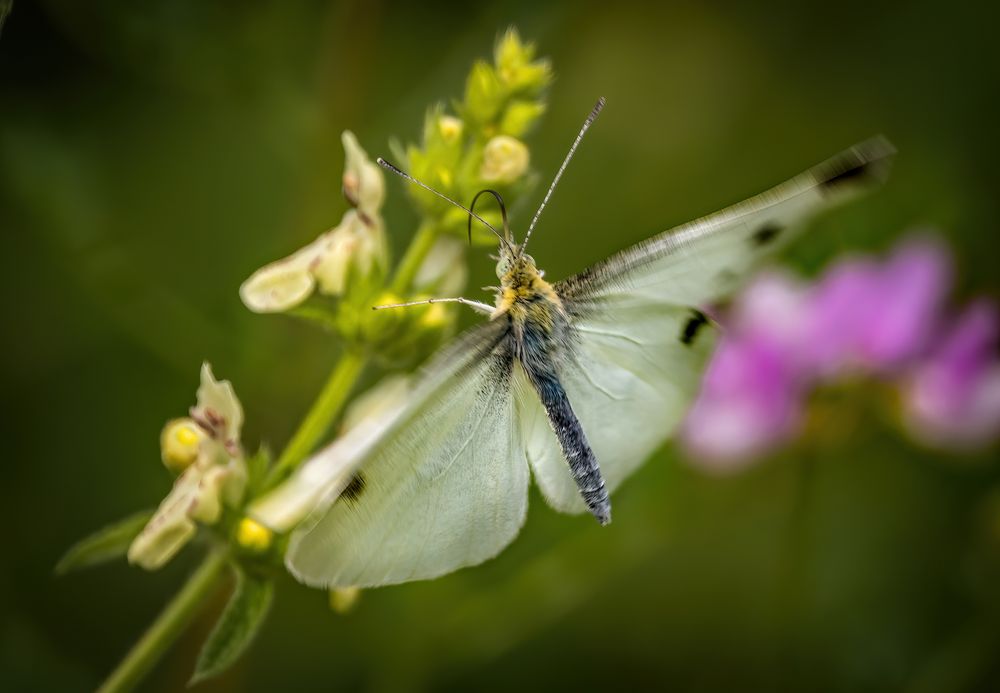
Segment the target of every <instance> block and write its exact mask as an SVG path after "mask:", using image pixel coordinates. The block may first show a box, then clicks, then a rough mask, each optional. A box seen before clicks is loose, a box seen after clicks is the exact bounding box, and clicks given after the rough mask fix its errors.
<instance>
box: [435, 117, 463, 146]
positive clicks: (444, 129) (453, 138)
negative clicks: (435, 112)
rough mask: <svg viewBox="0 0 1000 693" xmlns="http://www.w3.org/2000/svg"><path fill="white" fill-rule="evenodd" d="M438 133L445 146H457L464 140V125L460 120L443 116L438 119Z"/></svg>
mask: <svg viewBox="0 0 1000 693" xmlns="http://www.w3.org/2000/svg"><path fill="white" fill-rule="evenodd" d="M437 125H438V133H439V134H440V135H441V140H442V141H443V142H444V143H445V144H455V143H456V142H458V141H459V140H460V139H461V138H462V132H463V130H464V125H463V124H462V120H461V119H460V118H456V117H455V116H450V115H443V116H441V117H440V118H439V119H438V124H437Z"/></svg>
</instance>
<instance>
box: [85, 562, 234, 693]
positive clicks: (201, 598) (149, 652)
mask: <svg viewBox="0 0 1000 693" xmlns="http://www.w3.org/2000/svg"><path fill="white" fill-rule="evenodd" d="M225 567H226V553H225V552H224V551H218V550H217V551H212V552H211V553H209V554H208V556H206V557H205V560H204V561H202V563H201V565H200V566H198V569H197V570H196V571H195V572H194V573H193V574H192V575H191V577H190V578H188V581H187V582H186V583H185V584H184V587H183V588H181V591H180V592H178V593H177V595H176V596H175V597H174V598H173V599H172V600H171V601H170V602H169V603H168V604H167V606H166V607H165V608H164V609H163V611H162V612H160V615H159V616H158V617H157V619H156V621H154V622H153V625H151V626H150V627H149V630H147V631H146V632H145V633H144V634H143V636H142V637H141V638H140V639H139V642H137V643H136V644H135V645H134V646H133V647H132V649H131V650H130V651H129V653H128V654H127V655H125V659H123V660H122V661H121V663H120V664H119V665H118V667H117V668H116V669H115V670H114V671H113V672H111V675H110V676H108V678H107V680H106V681H105V682H104V685H102V686H101V687H100V688H99V689H98V691H99V693H112V692H113V691H114V692H117V691H130V690H132V689H133V688H135V686H136V684H138V683H139V682H140V681H141V680H142V679H143V677H144V676H146V674H148V673H149V670H150V669H152V668H153V665H154V664H156V662H157V661H158V660H159V659H160V656H161V655H163V653H164V651H165V650H166V649H167V647H169V646H170V644H171V643H173V642H174V640H176V639H177V636H178V635H180V634H181V632H182V631H183V630H184V629H185V628H186V627H187V626H188V624H190V623H191V621H192V619H193V618H194V617H195V615H197V613H198V611H199V609H201V607H202V606H204V604H205V601H206V600H207V599H208V598H209V597H210V596H212V594H214V593H215V591H216V590H217V589H218V588H219V586H220V585H221V584H222V581H223V579H224V578H225V575H226V573H225V570H224V568H225Z"/></svg>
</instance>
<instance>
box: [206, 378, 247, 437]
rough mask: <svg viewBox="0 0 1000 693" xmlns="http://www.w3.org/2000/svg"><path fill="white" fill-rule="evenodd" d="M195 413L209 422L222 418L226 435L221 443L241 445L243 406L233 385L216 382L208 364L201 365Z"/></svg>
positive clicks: (222, 381) (225, 382)
mask: <svg viewBox="0 0 1000 693" xmlns="http://www.w3.org/2000/svg"><path fill="white" fill-rule="evenodd" d="M195 412H196V413H197V414H198V415H200V416H201V417H202V418H204V419H209V420H211V419H213V418H214V417H216V416H218V417H221V418H222V422H223V425H224V429H223V433H224V435H223V436H222V439H221V440H220V442H222V443H223V444H225V445H229V444H230V443H232V444H236V445H238V444H239V440H240V429H241V428H242V427H243V406H242V405H241V404H240V400H239V399H238V398H237V397H236V392H235V391H234V390H233V384H232V383H230V382H229V381H228V380H216V379H215V376H214V375H213V374H212V366H211V365H210V364H209V363H208V362H205V363H203V364H201V385H200V386H199V387H198V405H197V406H196V407H195Z"/></svg>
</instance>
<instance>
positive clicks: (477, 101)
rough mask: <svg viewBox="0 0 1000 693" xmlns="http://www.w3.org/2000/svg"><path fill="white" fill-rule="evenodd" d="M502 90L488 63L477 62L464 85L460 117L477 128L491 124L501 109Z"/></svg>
mask: <svg viewBox="0 0 1000 693" xmlns="http://www.w3.org/2000/svg"><path fill="white" fill-rule="evenodd" d="M504 98H505V97H504V89H503V85H502V84H501V83H500V79H499V78H498V77H497V73H496V70H494V69H493V68H492V67H491V66H490V65H489V64H488V63H486V62H484V61H482V60H478V61H476V62H475V64H473V66H472V71H471V72H469V78H468V80H466V83H465V100H464V102H463V104H462V111H461V113H462V115H463V116H464V117H465V118H466V120H468V121H470V122H471V123H472V124H474V125H476V126H478V127H480V128H481V127H484V126H486V125H488V124H490V123H492V122H493V121H494V120H495V119H496V117H497V115H498V114H499V113H500V109H501V108H503V102H504Z"/></svg>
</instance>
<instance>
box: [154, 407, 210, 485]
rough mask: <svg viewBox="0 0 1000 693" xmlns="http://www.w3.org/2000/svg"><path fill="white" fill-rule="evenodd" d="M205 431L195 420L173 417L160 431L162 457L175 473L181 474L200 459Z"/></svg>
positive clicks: (164, 462) (168, 467)
mask: <svg viewBox="0 0 1000 693" xmlns="http://www.w3.org/2000/svg"><path fill="white" fill-rule="evenodd" d="M204 438H205V432H204V431H203V430H201V429H200V428H199V427H198V424H196V423H195V422H194V421H193V420H191V419H188V418H184V419H173V420H171V421H168V422H167V425H166V426H164V427H163V432H162V433H160V457H161V458H162V459H163V464H164V465H165V466H166V468H167V469H169V470H170V471H171V472H173V473H174V474H180V473H181V472H183V471H184V470H185V469H187V468H188V467H190V466H191V464H192V463H193V462H194V461H195V460H196V459H198V452H199V451H200V449H201V442H202V440H203V439H204Z"/></svg>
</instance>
